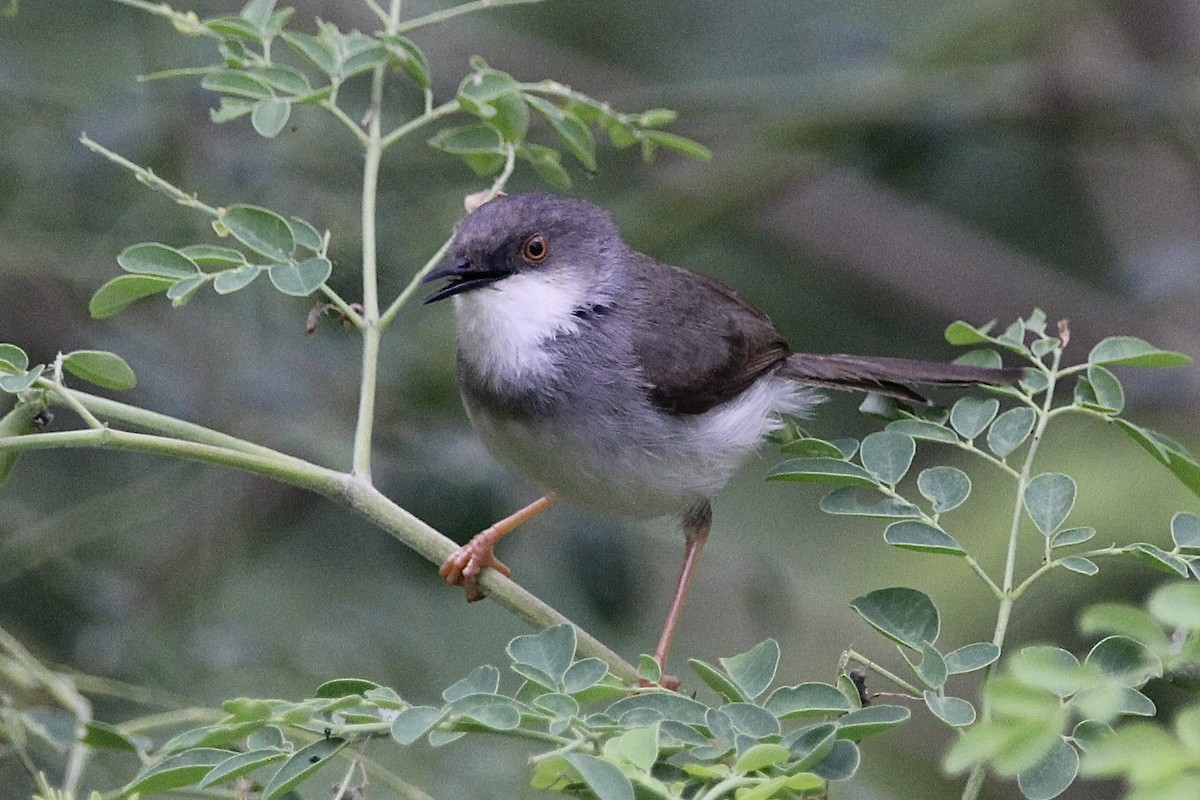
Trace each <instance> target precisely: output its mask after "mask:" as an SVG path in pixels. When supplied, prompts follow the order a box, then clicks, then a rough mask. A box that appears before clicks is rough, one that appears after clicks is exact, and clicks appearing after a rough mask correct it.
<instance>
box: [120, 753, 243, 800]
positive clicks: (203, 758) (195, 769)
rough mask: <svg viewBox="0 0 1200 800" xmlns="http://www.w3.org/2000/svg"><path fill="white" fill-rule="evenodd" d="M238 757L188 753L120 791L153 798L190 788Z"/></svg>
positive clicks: (148, 770)
mask: <svg viewBox="0 0 1200 800" xmlns="http://www.w3.org/2000/svg"><path fill="white" fill-rule="evenodd" d="M235 755H237V753H234V752H233V751H231V750H218V749H216V748H212V747H200V748H196V749H194V750H185V751H184V752H182V753H178V754H177V755H173V756H171V757H170V758H166V759H164V760H162V761H160V762H158V763H157V764H154V765H152V766H149V767H147V768H146V769H144V770H143V771H142V772H141V773H139V774H138V775H137V777H135V778H134V779H133V780H132V781H130V782H129V784H128V785H126V786H125V787H124V788H123V789H122V790H121V794H123V795H130V794H134V793H137V792H145V793H146V794H151V793H154V792H165V791H168V790H170V789H178V788H180V787H183V786H191V785H192V784H194V783H198V782H199V781H200V780H202V779H203V778H204V776H205V775H206V774H208V771H209V770H211V769H212V768H213V767H215V766H217V765H218V764H220V763H222V762H223V761H225V760H226V759H227V758H229V757H230V756H235Z"/></svg>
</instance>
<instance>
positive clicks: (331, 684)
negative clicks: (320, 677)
mask: <svg viewBox="0 0 1200 800" xmlns="http://www.w3.org/2000/svg"><path fill="white" fill-rule="evenodd" d="M378 688H379V684H378V683H375V681H369V680H366V679H364V678H338V679H336V680H332V681H325V683H322V684H321V685H320V686H318V687H317V691H316V693H315V694H314V695H313V697H320V698H322V699H334V698H338V697H350V696H352V695H358V696H359V697H362V696H364V695H366V693H367V692H369V691H371V690H372V689H378Z"/></svg>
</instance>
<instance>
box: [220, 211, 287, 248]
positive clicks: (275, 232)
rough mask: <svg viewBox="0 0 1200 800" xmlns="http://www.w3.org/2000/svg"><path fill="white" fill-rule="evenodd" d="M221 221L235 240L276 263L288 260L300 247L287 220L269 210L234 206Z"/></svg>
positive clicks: (223, 215)
mask: <svg viewBox="0 0 1200 800" xmlns="http://www.w3.org/2000/svg"><path fill="white" fill-rule="evenodd" d="M220 221H221V224H222V225H224V226H225V227H226V228H227V229H228V230H229V232H230V233H231V234H232V235H233V238H235V239H237V240H238V241H239V242H241V243H242V244H244V245H246V246H247V247H249V248H250V249H251V250H253V251H254V252H256V253H259V254H260V255H264V256H266V257H267V258H269V259H271V260H273V261H287V260H288V259H290V258H291V257H292V251H293V250H294V249H295V248H296V241H295V239H293V238H292V229H291V227H290V226H289V225H288V224H287V220H285V219H284V218H283V217H281V216H279V215H278V214H276V213H274V212H272V211H268V210H267V209H265V208H259V207H258V206H247V205H236V206H231V207H230V208H228V209H227V210H226V211H225V213H224V214H222V215H221V217H220Z"/></svg>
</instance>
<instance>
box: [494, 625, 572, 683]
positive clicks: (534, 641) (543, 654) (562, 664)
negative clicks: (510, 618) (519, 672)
mask: <svg viewBox="0 0 1200 800" xmlns="http://www.w3.org/2000/svg"><path fill="white" fill-rule="evenodd" d="M505 649H506V650H507V652H508V655H509V657H510V658H512V660H513V661H514V662H516V663H518V664H528V665H529V666H531V667H533V668H534V669H537V670H540V671H541V672H544V673H545V674H546V675H548V676H549V677H550V678H551V679H553V680H554V682H555V684H558V683H559V682H561V681H562V678H563V675H564V674H565V673H566V671H567V669H568V668H569V667H570V666H571V662H572V661H573V660H574V658H575V629H574V628H573V627H571V626H570V625H567V624H563V625H555V626H553V627H550V628H546V629H545V630H544V631H542V632H540V633H533V634H528V635H526V636H518V637H517V638H515V639H513V640H512V641H510V642H509V643H508V646H507V648H505Z"/></svg>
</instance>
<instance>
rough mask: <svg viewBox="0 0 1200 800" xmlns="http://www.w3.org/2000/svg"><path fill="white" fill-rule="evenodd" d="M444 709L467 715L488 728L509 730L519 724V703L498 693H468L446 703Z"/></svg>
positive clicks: (455, 713)
mask: <svg viewBox="0 0 1200 800" xmlns="http://www.w3.org/2000/svg"><path fill="white" fill-rule="evenodd" d="M445 711H446V714H447V715H451V716H462V717H468V718H470V719H472V720H474V721H475V722H477V723H479V724H480V725H482V726H483V727H484V728H487V729H488V730H494V731H510V730H513V729H514V728H517V727H519V726H520V725H521V704H520V703H518V702H517V701H516V700H513V699H512V698H510V697H505V696H503V695H498V694H484V693H479V694H468V695H465V696H463V697H459V698H457V699H456V700H454V702H452V703H450V704H449V705H447V706H446V709H445Z"/></svg>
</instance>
